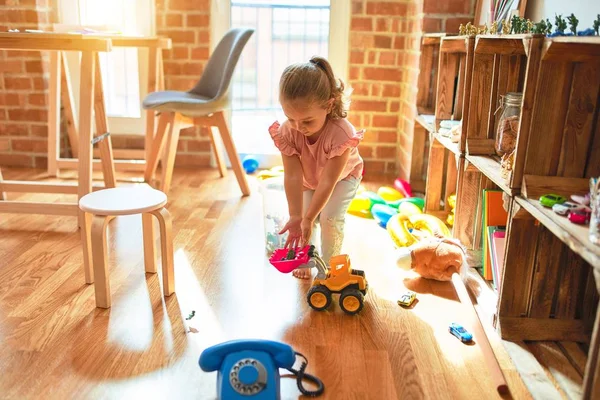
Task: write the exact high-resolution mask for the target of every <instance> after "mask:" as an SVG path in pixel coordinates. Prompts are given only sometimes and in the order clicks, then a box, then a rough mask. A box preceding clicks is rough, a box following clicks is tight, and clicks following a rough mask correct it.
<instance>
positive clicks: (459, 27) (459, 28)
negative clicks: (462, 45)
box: [458, 24, 467, 36]
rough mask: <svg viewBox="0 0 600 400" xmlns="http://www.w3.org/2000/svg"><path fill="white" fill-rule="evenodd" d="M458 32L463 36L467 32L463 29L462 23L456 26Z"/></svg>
mask: <svg viewBox="0 0 600 400" xmlns="http://www.w3.org/2000/svg"><path fill="white" fill-rule="evenodd" d="M458 34H459V35H460V36H464V35H466V34H467V30H466V29H465V26H464V25H463V24H460V25H459V26H458Z"/></svg>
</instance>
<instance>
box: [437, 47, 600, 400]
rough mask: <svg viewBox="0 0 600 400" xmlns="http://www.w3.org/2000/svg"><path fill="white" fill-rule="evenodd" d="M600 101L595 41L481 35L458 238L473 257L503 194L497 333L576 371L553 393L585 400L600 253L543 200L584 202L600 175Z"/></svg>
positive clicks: (598, 362)
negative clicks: (507, 135) (485, 214)
mask: <svg viewBox="0 0 600 400" xmlns="http://www.w3.org/2000/svg"><path fill="white" fill-rule="evenodd" d="M441 85H442V84H441V83H440V84H439V86H441ZM439 86H438V87H439ZM510 91H520V92H522V93H523V100H522V108H521V115H520V121H519V129H518V134H517V141H516V143H517V145H516V146H517V147H516V151H515V158H514V164H513V169H512V172H511V173H510V174H509V175H508V177H507V178H504V177H503V176H502V174H501V168H500V161H499V158H498V157H497V156H496V154H495V151H494V141H495V134H496V126H497V122H496V120H495V117H494V113H495V111H496V108H497V99H498V98H499V96H501V95H503V94H505V93H507V92H510ZM599 96H600V38H598V37H595V38H572V37H567V38H545V37H541V36H536V35H507V36H490V35H482V36H477V37H476V38H475V46H474V62H473V71H472V83H471V89H470V99H469V112H468V122H467V124H466V130H463V133H466V135H464V136H466V137H465V139H466V143H465V144H466V154H465V162H464V169H462V170H461V171H459V173H460V172H462V174H463V175H462V181H461V183H460V185H459V186H458V196H457V197H458V200H457V208H456V212H455V229H454V236H455V237H457V238H458V239H460V240H461V241H462V242H463V244H465V246H467V248H469V249H470V250H478V249H481V211H482V210H481V196H482V190H483V189H485V188H499V189H501V190H502V191H503V192H504V197H505V205H506V207H507V209H508V221H507V233H506V237H507V241H506V251H505V258H504V265H505V266H504V269H503V273H502V282H501V285H500V289H499V291H498V293H497V295H498V303H497V307H496V309H495V310H494V314H495V315H494V317H493V321H494V323H493V325H494V327H495V328H496V330H497V331H498V333H499V334H500V336H501V338H502V339H503V340H505V341H507V342H506V343H510V345H509V347H510V346H514V345H515V344H516V345H517V347H518V346H520V347H521V348H528V349H529V350H530V351H531V352H532V353H533V354H534V355H535V357H536V358H537V359H538V361H539V362H540V363H541V364H543V365H547V362H548V361H549V360H550V358H552V362H556V361H557V360H559V359H560V360H562V361H561V362H562V363H563V364H565V362H566V361H568V362H570V364H569V365H568V366H567V365H566V364H565V366H564V368H568V369H569V370H570V371H571V372H573V371H576V372H577V373H576V376H575V378H574V379H565V376H562V378H559V377H556V379H554V385H555V386H557V387H558V388H559V389H560V390H559V391H560V392H562V394H563V395H565V394H566V395H567V396H568V397H575V398H577V397H580V398H584V399H592V398H598V395H600V355H599V352H600V351H599V350H600V309H599V307H598V301H599V295H598V292H599V290H600V246H597V245H594V244H593V243H591V242H590V241H589V236H588V229H589V227H588V226H581V225H576V224H573V223H571V222H570V221H569V220H568V219H567V218H566V217H564V216H560V215H557V214H555V213H554V212H553V211H552V210H551V209H548V208H544V207H543V206H541V204H540V203H539V197H540V196H541V195H543V194H548V193H555V194H560V195H563V196H565V197H567V198H569V197H570V195H572V194H584V193H586V192H587V191H589V178H590V177H598V176H600V105H599V104H598V102H599ZM438 100H439V99H438ZM457 224H460V226H462V227H463V228H462V229H456V226H457ZM541 342H544V343H541ZM556 349H559V350H561V351H560V352H558V351H557V352H555V351H554V350H556ZM553 353H556V354H554V355H552V354H553ZM530 356H531V355H530ZM518 368H519V367H518ZM546 369H548V368H546ZM520 372H521V374H522V376H523V374H525V375H527V374H528V373H531V371H526V370H525V371H520ZM524 381H525V383H526V385H527V386H528V387H529V388H530V390H532V391H535V390H537V389H539V388H537V387H536V385H535V383H532V382H531V380H530V382H529V383H528V381H527V379H526V377H524ZM533 381H535V379H533ZM538 395H539V393H538Z"/></svg>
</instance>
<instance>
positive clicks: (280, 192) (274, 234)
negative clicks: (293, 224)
mask: <svg viewBox="0 0 600 400" xmlns="http://www.w3.org/2000/svg"><path fill="white" fill-rule="evenodd" d="M259 192H260V193H261V195H262V200H263V217H264V229H265V250H266V253H267V256H270V255H271V254H272V253H273V251H275V250H277V249H280V248H283V247H284V245H285V242H286V240H287V237H288V232H285V233H284V234H283V235H280V234H279V232H280V231H281V229H283V227H284V225H285V224H286V223H287V221H288V219H289V211H288V204H287V198H286V196H285V189H284V185H283V176H278V177H273V178H268V179H265V180H263V181H261V185H260V187H259Z"/></svg>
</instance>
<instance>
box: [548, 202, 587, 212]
mask: <svg viewBox="0 0 600 400" xmlns="http://www.w3.org/2000/svg"><path fill="white" fill-rule="evenodd" d="M581 207H582V205H581V204H577V203H574V202H572V201H565V202H564V203H562V204H555V205H553V206H552V211H554V212H555V213H557V214H558V215H567V214H569V211H572V210H575V209H577V208H581Z"/></svg>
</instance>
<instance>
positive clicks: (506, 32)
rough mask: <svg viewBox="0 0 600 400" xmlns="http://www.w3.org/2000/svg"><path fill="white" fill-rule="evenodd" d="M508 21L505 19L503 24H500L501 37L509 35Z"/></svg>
mask: <svg viewBox="0 0 600 400" xmlns="http://www.w3.org/2000/svg"><path fill="white" fill-rule="evenodd" d="M510 29H511V26H510V20H509V19H508V17H507V18H506V21H504V24H502V34H503V35H508V34H510Z"/></svg>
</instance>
